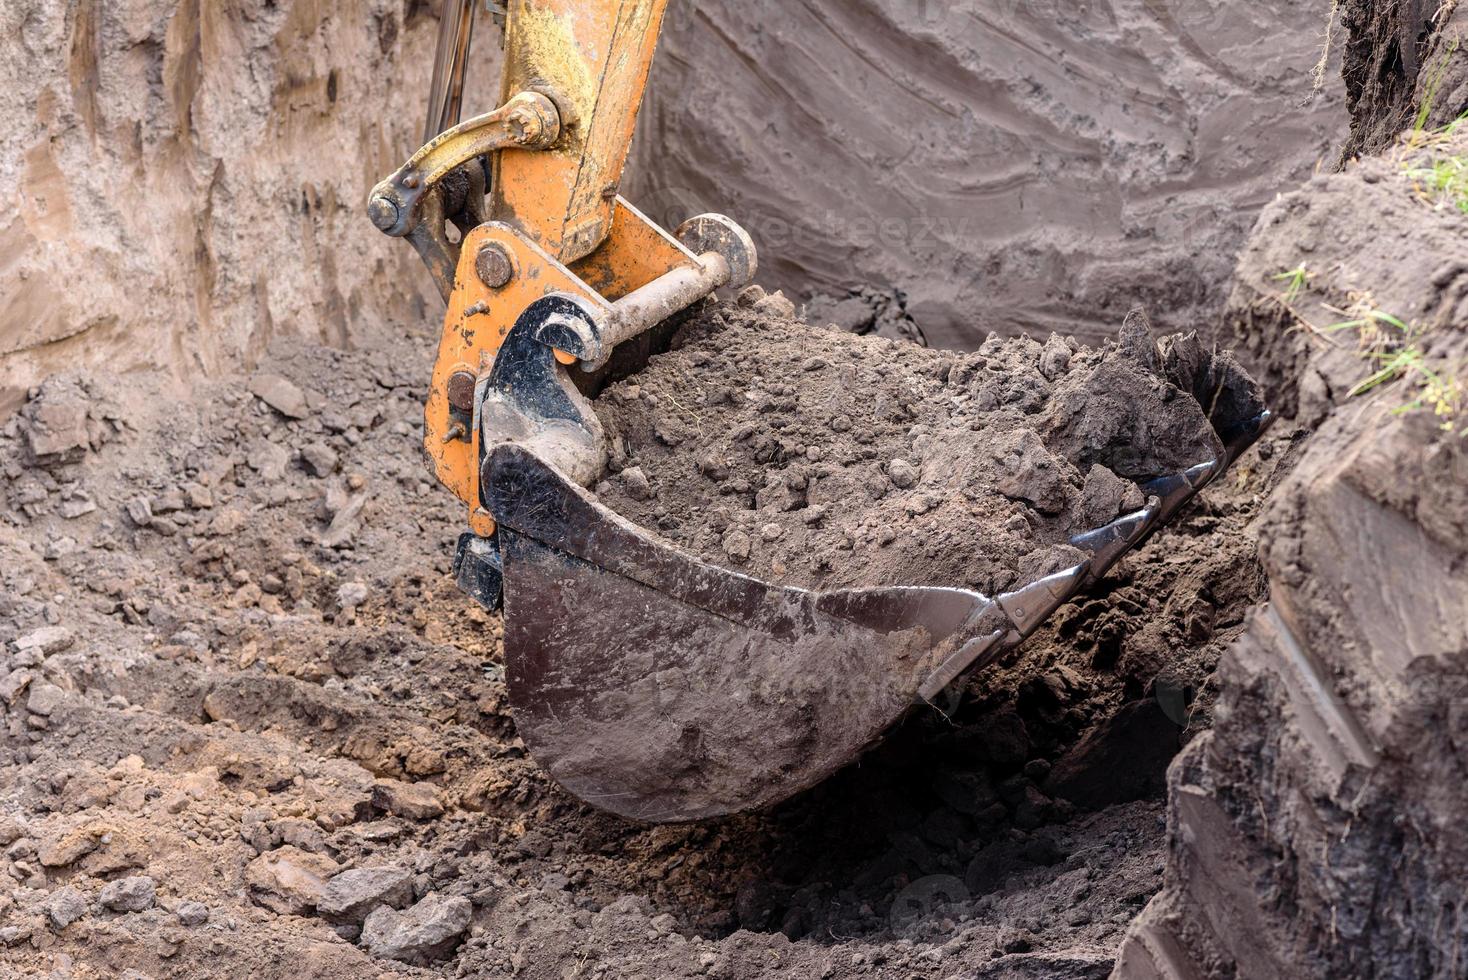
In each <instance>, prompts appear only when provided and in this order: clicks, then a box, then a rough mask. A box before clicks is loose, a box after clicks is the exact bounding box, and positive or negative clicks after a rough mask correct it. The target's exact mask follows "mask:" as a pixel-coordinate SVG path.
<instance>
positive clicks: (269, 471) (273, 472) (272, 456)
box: [245, 441, 291, 483]
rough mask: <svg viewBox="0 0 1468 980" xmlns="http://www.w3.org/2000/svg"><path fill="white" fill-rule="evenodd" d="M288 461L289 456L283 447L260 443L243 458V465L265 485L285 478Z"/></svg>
mask: <svg viewBox="0 0 1468 980" xmlns="http://www.w3.org/2000/svg"><path fill="white" fill-rule="evenodd" d="M290 461H291V455H290V453H288V452H286V451H285V447H283V446H277V445H276V444H275V443H273V442H264V441H262V442H260V443H259V444H257V445H256V446H255V447H254V448H253V449H251V450H250V452H249V453H248V454H247V455H246V456H245V463H246V464H247V465H248V466H249V467H250V469H252V470H254V471H255V472H256V473H258V474H260V479H261V480H263V481H265V482H266V483H274V482H275V481H276V480H279V479H280V478H281V477H283V476H285V468H286V467H287V466H288V465H290Z"/></svg>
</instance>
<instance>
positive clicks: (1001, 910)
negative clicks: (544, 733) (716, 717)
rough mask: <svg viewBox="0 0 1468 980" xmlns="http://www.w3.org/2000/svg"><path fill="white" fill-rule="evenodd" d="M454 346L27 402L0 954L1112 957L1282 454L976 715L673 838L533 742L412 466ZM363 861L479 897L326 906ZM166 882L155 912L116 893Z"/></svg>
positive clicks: (201, 968)
mask: <svg viewBox="0 0 1468 980" xmlns="http://www.w3.org/2000/svg"><path fill="white" fill-rule="evenodd" d="M430 350H431V341H430V339H429V338H428V337H426V336H420V335H413V336H411V337H408V338H404V336H402V335H397V336H393V335H384V336H382V337H381V338H379V339H376V340H375V341H374V344H373V348H372V350H371V351H370V352H358V353H343V352H339V351H334V350H329V349H322V348H317V347H309V346H297V345H279V344H278V345H277V346H276V347H275V348H273V349H272V351H271V352H270V354H269V355H268V357H267V359H266V362H265V364H264V366H263V367H262V374H260V375H257V376H256V377H254V378H253V379H248V378H240V379H236V380H226V381H222V382H217V383H213V384H211V385H210V386H209V387H208V388H207V389H203V390H201V391H200V392H199V394H198V396H197V397H196V398H194V399H191V400H186V401H177V400H170V399H164V398H160V397H157V396H155V395H153V394H152V393H150V392H149V391H148V390H147V387H146V385H141V384H139V383H138V381H137V380H136V379H133V380H130V381H129V382H128V383H127V384H121V383H119V382H117V381H115V380H113V379H108V378H102V377H99V378H95V379H92V380H90V381H88V382H86V383H78V382H70V381H66V380H64V379H58V380H56V381H53V382H51V383H49V384H48V385H47V386H45V388H44V389H42V390H41V391H39V392H38V393H36V395H35V397H34V398H33V399H32V400H31V402H30V404H29V405H28V407H27V408H26V410H25V412H24V413H23V416H22V417H21V418H18V419H16V420H13V421H12V423H11V424H10V425H9V426H8V428H7V429H6V430H5V434H4V436H3V438H0V459H3V461H4V462H3V464H0V465H3V466H4V472H5V475H6V482H5V487H6V490H5V494H6V496H5V500H4V508H5V509H4V515H5V519H4V523H3V525H0V555H3V561H0V569H3V572H0V575H3V583H4V589H3V592H0V611H3V615H0V643H3V645H4V646H3V651H4V652H3V654H0V658H3V660H4V663H3V664H0V668H3V669H0V679H3V682H4V685H5V686H4V689H3V700H0V718H3V721H4V735H3V741H0V830H3V831H4V837H5V838H6V844H5V858H4V862H3V873H4V874H6V875H8V876H9V880H10V882H11V884H10V887H9V888H8V889H7V890H5V891H3V892H0V918H3V925H0V942H3V945H0V975H5V974H4V970H9V971H10V975H17V976H31V975H36V974H44V973H45V972H47V971H49V970H53V969H64V968H69V969H70V970H71V971H72V973H71V975H72V976H74V977H102V976H107V977H110V976H116V975H121V974H123V971H125V970H126V969H134V970H138V971H141V972H142V973H143V974H145V975H147V976H151V977H154V978H157V980H162V978H172V977H189V978H203V977H221V978H222V977H234V976H240V975H244V974H249V975H254V976H260V977H297V976H300V975H302V972H303V971H306V972H309V973H311V975H313V976H321V977H337V976H340V977H349V976H350V977H357V976H361V975H363V974H364V972H365V973H367V974H368V975H381V976H389V975H399V974H400V975H405V976H406V975H423V976H429V975H433V976H437V975H496V974H497V973H499V972H511V971H515V970H518V971H519V972H521V973H523V974H524V975H528V976H532V977H552V976H557V977H558V976H562V975H563V974H565V973H567V972H575V971H576V970H577V969H580V970H581V971H582V972H584V973H587V974H599V975H604V976H627V977H642V976H649V975H668V976H671V975H693V974H697V973H704V974H707V975H711V976H722V977H745V976H755V975H769V974H770V973H771V972H772V971H773V972H775V973H783V974H785V975H790V976H802V977H803V976H821V975H826V976H834V977H844V976H857V975H861V976H890V977H906V976H909V975H912V974H914V973H917V974H919V975H928V974H943V975H948V974H953V973H961V974H963V975H967V976H984V977H1014V976H1034V975H1045V976H1059V977H1093V976H1095V977H1099V976H1103V975H1105V973H1106V972H1107V971H1108V970H1109V968H1110V963H1111V958H1112V956H1113V955H1114V951H1115V947H1116V944H1117V943H1118V942H1119V940H1120V938H1121V934H1122V930H1123V929H1124V926H1125V923H1126V922H1127V921H1128V920H1129V919H1130V918H1131V916H1132V915H1133V914H1135V911H1136V910H1137V909H1139V908H1140V907H1141V904H1142V903H1143V902H1144V901H1145V900H1146V899H1147V898H1148V897H1149V896H1150V895H1151V894H1152V892H1153V891H1154V890H1155V888H1156V885H1157V882H1158V877H1157V869H1158V868H1159V867H1160V853H1161V852H1160V848H1161V841H1162V838H1161V824H1160V822H1159V820H1158V814H1159V806H1160V804H1159V802H1158V800H1159V791H1160V787H1161V771H1162V768H1163V767H1164V766H1165V764H1166V762H1167V759H1168V758H1169V756H1170V755H1171V753H1172V752H1173V751H1174V750H1175V748H1176V746H1177V745H1178V744H1179V741H1180V737H1179V736H1180V732H1181V730H1182V729H1181V727H1180V723H1188V722H1191V723H1192V724H1194V725H1196V724H1199V723H1201V720H1202V719H1203V718H1204V717H1205V716H1206V711H1205V710H1204V709H1205V708H1206V704H1207V702H1208V700H1209V695H1208V693H1207V691H1206V690H1204V687H1205V678H1206V676H1207V674H1208V672H1209V669H1210V665H1211V663H1212V661H1213V660H1214V659H1215V658H1216V656H1217V654H1218V651H1219V649H1220V648H1221V646H1222V645H1223V643H1224V642H1225V641H1226V640H1227V638H1228V637H1229V636H1231V635H1232V634H1233V633H1234V632H1236V631H1237V629H1238V627H1239V623H1240V621H1241V619H1242V615H1243V610H1244V609H1245V608H1247V606H1248V605H1249V604H1250V603H1251V602H1253V601H1255V600H1257V598H1258V596H1259V589H1260V581H1259V579H1258V576H1257V573H1256V572H1255V571H1254V564H1253V559H1252V554H1251V547H1250V544H1249V540H1250V539H1249V536H1248V532H1247V524H1248V522H1249V520H1250V519H1251V515H1252V513H1253V511H1254V509H1255V507H1256V505H1257V500H1258V497H1259V494H1260V493H1261V492H1262V490H1263V488H1264V487H1265V485H1266V481H1267V479H1268V475H1267V470H1261V469H1259V468H1258V467H1257V466H1253V465H1251V466H1246V467H1242V468H1240V469H1239V470H1238V471H1237V481H1238V482H1236V483H1231V484H1230V485H1229V486H1228V487H1220V488H1218V490H1219V492H1210V495H1209V501H1208V503H1207V505H1206V506H1205V507H1204V508H1201V509H1198V510H1195V511H1193V512H1191V513H1190V514H1189V515H1187V516H1186V518H1185V519H1184V520H1182V521H1180V522H1179V523H1178V525H1177V526H1176V527H1175V528H1174V529H1172V530H1170V531H1168V532H1165V533H1164V534H1163V535H1160V536H1159V537H1158V538H1157V539H1155V540H1154V541H1153V542H1151V543H1149V544H1148V546H1147V548H1146V550H1145V551H1144V552H1143V553H1141V554H1139V555H1138V556H1137V557H1136V558H1135V559H1129V560H1128V561H1126V562H1124V563H1123V564H1122V565H1121V566H1120V567H1119V568H1118V569H1117V570H1116V571H1115V572H1114V573H1113V576H1112V578H1111V579H1110V580H1109V581H1108V583H1107V585H1106V587H1105V588H1104V589H1103V590H1102V591H1101V592H1099V593H1098V594H1097V595H1096V596H1093V597H1090V598H1088V599H1087V600H1086V601H1085V602H1084V603H1082V604H1079V605H1077V606H1073V607H1068V608H1067V609H1065V610H1063V611H1062V613H1061V614H1060V615H1059V616H1058V617H1057V619H1056V621H1055V622H1054V623H1053V624H1052V625H1051V626H1050V627H1048V628H1047V629H1046V630H1045V631H1043V632H1042V633H1041V634H1040V635H1039V636H1037V637H1036V638H1035V640H1034V641H1033V642H1032V643H1031V644H1030V645H1029V646H1027V647H1026V648H1024V649H1023V650H1022V651H1021V652H1020V653H1018V654H1017V655H1016V656H1015V657H1014V658H1013V660H1012V661H1011V662H1010V663H1008V664H1002V665H999V666H998V667H996V668H995V669H994V670H993V671H991V672H990V673H988V674H986V675H984V676H983V677H981V678H978V679H976V685H975V688H974V690H973V693H972V695H971V698H970V700H969V701H968V702H966V704H965V705H963V706H960V707H959V708H957V709H956V710H955V711H953V712H951V713H950V714H949V715H948V716H946V717H945V716H944V715H940V714H938V713H937V712H928V713H925V714H924V715H922V716H920V717H918V718H916V719H914V722H913V723H912V724H911V725H909V726H907V727H906V728H904V729H903V730H902V731H901V732H899V733H898V734H897V735H896V736H895V737H894V738H893V739H891V740H890V741H889V742H888V743H887V744H886V745H885V746H884V747H883V748H882V749H880V750H879V751H878V752H877V753H875V754H874V755H872V756H870V757H869V758H868V759H866V760H864V761H863V763H862V764H861V765H860V766H857V767H853V768H851V769H849V770H847V771H845V772H844V773H842V774H840V775H839V776H838V777H837V778H836V779H834V780H832V781H830V782H828V783H827V784H825V785H823V786H821V787H819V788H818V789H817V790H815V791H814V792H812V793H808V794H805V795H804V796H802V797H800V798H797V799H796V800H793V801H791V802H790V803H788V804H786V805H785V806H782V807H780V808H778V809H777V810H775V811H774V812H772V813H768V814H762V815H752V816H745V817H739V818H734V819H730V820H725V821H719V822H715V823H712V824H705V825H697V826H687V827H658V828H649V827H646V826H642V825H637V824H631V823H627V822H623V821H619V820H616V819H613V818H610V817H607V816H605V815H602V814H599V813H596V812H595V811H592V810H590V809H588V808H587V807H585V806H583V805H581V804H579V803H578V802H576V801H575V800H574V799H571V798H570V797H568V796H567V795H566V794H564V793H563V792H562V791H561V790H559V789H558V788H557V787H556V786H555V785H554V784H553V783H551V782H550V781H549V780H548V779H547V778H546V777H545V775H544V774H543V773H542V772H541V771H540V770H539V769H538V767H537V766H536V765H535V764H534V762H533V761H532V760H530V759H528V758H526V757H525V755H524V750H523V747H522V746H521V745H520V743H519V741H518V739H517V738H516V737H515V733H514V724H513V718H512V717H511V716H510V714H509V712H508V710H507V708H506V702H505V689H504V682H503V676H502V667H501V664H500V654H499V647H498V636H499V631H500V622H499V620H498V618H497V617H493V616H486V615H483V614H481V613H479V612H478V611H476V610H475V608H474V607H473V605H472V604H471V603H469V602H468V601H467V600H465V599H464V598H463V597H462V596H460V595H459V594H458V592H457V591H456V590H455V588H454V587H453V585H452V582H451V580H450V578H449V576H448V574H447V565H448V554H449V546H450V543H451V541H452V539H453V536H454V535H455V534H456V532H457V530H458V525H459V516H460V515H459V514H458V512H457V507H456V506H453V505H452V504H451V502H450V500H449V499H448V498H447V497H446V496H445V495H443V494H441V493H439V492H437V491H435V490H431V489H430V488H429V486H428V484H427V482H426V479H425V477H424V476H423V475H422V473H421V471H420V470H419V468H418V466H417V464H416V459H417V454H416V447H417V439H418V435H417V428H418V417H419V412H420V408H419V404H420V399H421V397H422V394H423V391H422V386H423V381H422V378H423V372H422V371H421V370H419V368H420V366H421V365H424V364H426V363H427V359H428V357H429V356H430ZM272 376H284V377H285V378H287V379H288V380H289V381H291V382H292V383H294V385H295V386H296V387H297V388H299V389H300V392H301V399H302V404H304V405H305V406H314V407H311V408H310V410H309V411H307V412H304V413H303V414H305V416H306V417H305V418H302V419H300V420H290V419H288V418H286V417H284V416H283V415H281V414H280V413H279V412H277V411H275V410H273V409H270V408H267V407H266V406H265V405H264V404H263V403H262V402H261V400H260V399H259V398H258V397H256V396H253V395H251V394H250V393H249V392H250V391H251V390H255V391H260V392H267V393H269V394H270V396H271V397H272V399H274V400H275V401H276V402H277V404H280V405H284V406H286V407H287V408H288V409H290V410H293V411H295V410H299V409H300V408H301V405H300V404H293V403H292V397H293V396H292V392H291V391H290V389H289V388H288V387H284V386H282V385H281V384H280V383H279V382H278V381H275V380H272ZM38 452H39V453H40V454H41V455H40V458H39V459H38V458H37V456H36V454H37V453H38ZM1280 456H1281V454H1275V456H1274V458H1275V459H1278V458H1280ZM145 503H146V506H145ZM48 627H58V628H59V629H60V630H61V631H62V632H59V633H58V632H52V633H41V634H40V635H39V636H38V635H37V631H38V630H45V629H47V628H48ZM1159 675H1161V676H1160V679H1159ZM1098 766H1100V767H1103V768H1105V769H1106V771H1108V772H1109V773H1111V774H1113V776H1114V778H1111V779H1108V780H1107V781H1105V783H1104V784H1102V785H1098V784H1097V782H1096V781H1095V780H1094V778H1091V777H1090V776H1088V774H1089V773H1094V772H1095V771H1097V767H1098ZM440 807H441V808H442V812H441V813H439V810H440ZM262 855H263V857H262ZM372 867H391V868H401V869H404V870H405V872H406V874H407V878H408V880H409V883H410V884H409V894H408V896H407V899H406V900H408V901H419V900H421V899H423V898H425V897H426V896H427V895H429V893H436V894H437V895H438V896H440V897H441V898H442V897H451V896H461V897H463V898H464V899H466V900H467V902H468V903H469V905H468V907H469V909H470V915H469V922H468V927H467V930H466V931H464V932H462V933H456V934H451V935H450V937H449V941H448V942H447V944H446V948H445V949H443V950H440V951H438V952H436V953H435V955H438V956H443V957H445V958H442V959H423V960H422V962H423V963H424V964H425V965H423V966H421V967H411V966H409V965H406V964H400V963H398V962H397V961H394V960H389V959H384V958H382V957H381V956H373V955H370V954H369V953H367V952H366V951H365V950H364V948H363V947H362V946H360V945H358V944H357V943H356V942H354V939H355V938H356V926H355V925H354V924H353V923H350V922H348V923H345V924H341V925H333V924H332V923H331V922H329V921H327V920H326V919H325V918H324V917H323V916H322V915H321V914H320V913H319V910H317V909H316V905H317V904H318V903H319V902H320V901H321V898H320V897H319V892H320V890H321V887H322V886H321V883H320V881H319V879H321V878H326V877H329V876H331V875H333V874H335V873H336V872H337V871H338V870H339V869H345V868H372ZM140 875H141V876H148V877H151V878H152V879H153V880H154V882H155V890H156V896H157V897H156V904H155V905H154V907H152V908H150V909H146V910H144V911H136V912H129V911H113V910H111V909H109V908H107V907H105V906H103V905H102V904H101V893H102V889H103V888H104V887H105V886H106V884H107V883H109V882H110V881H112V880H115V879H119V878H123V877H127V876H140ZM935 876H936V877H935ZM955 880H956V882H957V883H955ZM67 889H73V890H74V893H73V892H68V891H67ZM78 897H79V902H80V909H81V914H80V916H79V917H78V918H77V919H76V920H75V921H72V922H70V923H69V924H65V925H58V924H57V922H58V920H56V919H52V918H49V917H48V913H49V910H51V909H59V910H61V911H62V912H63V913H64V909H65V906H66V904H67V901H68V900H70V899H74V898H78ZM395 901H396V900H395ZM432 901H437V899H434V900H432ZM185 902H200V903H203V904H204V905H205V906H207V908H208V912H209V920H208V922H206V923H205V924H202V925H185V924H184V922H183V920H181V919H180V914H181V913H182V914H183V915H185V916H187V915H188V914H189V912H190V910H189V909H187V908H185V907H184V906H183V903H185ZM65 919H66V916H65V915H64V914H62V915H61V919H60V920H59V921H62V922H64V921H65ZM188 921H191V922H192V921H193V920H192V919H189V920H188ZM380 940H381V937H380V936H378V935H377V934H374V945H373V947H372V948H374V949H377V950H379V952H380V951H381V950H382V948H383V947H382V946H381V941H380ZM415 971H416V972H415Z"/></svg>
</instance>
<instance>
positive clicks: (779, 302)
mask: <svg viewBox="0 0 1468 980" xmlns="http://www.w3.org/2000/svg"><path fill="white" fill-rule="evenodd" d="M753 308H754V311H755V312H756V313H759V314H762V315H764V316H774V317H780V318H782V319H786V320H789V319H791V318H793V317H794V316H795V304H794V303H792V302H790V298H789V297H788V296H786V295H785V294H784V293H783V292H781V291H780V290H778V289H777V290H775V291H774V292H773V293H770V294H769V295H768V296H766V297H764V298H763V299H759V300H756V301H755V302H754V304H753Z"/></svg>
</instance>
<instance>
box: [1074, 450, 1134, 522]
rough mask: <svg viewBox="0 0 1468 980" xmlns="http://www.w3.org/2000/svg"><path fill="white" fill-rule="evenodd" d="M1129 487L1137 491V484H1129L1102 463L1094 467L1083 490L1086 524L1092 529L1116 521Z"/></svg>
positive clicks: (1088, 474)
mask: <svg viewBox="0 0 1468 980" xmlns="http://www.w3.org/2000/svg"><path fill="white" fill-rule="evenodd" d="M1128 487H1131V488H1132V489H1136V484H1134V483H1128V482H1127V481H1125V480H1123V479H1122V478H1121V477H1119V476H1117V475H1116V474H1115V473H1113V472H1111V470H1109V469H1107V468H1106V467H1104V466H1102V465H1101V464H1100V463H1096V464H1095V465H1093V466H1092V467H1091V469H1090V470H1089V471H1088V472H1087V473H1086V482H1085V485H1084V486H1083V487H1082V489H1081V496H1082V504H1081V511H1082V513H1083V514H1084V515H1085V518H1086V523H1087V524H1088V525H1089V526H1090V527H1102V526H1104V525H1106V524H1110V523H1111V522H1112V521H1113V520H1115V519H1116V516H1117V514H1118V513H1120V512H1121V509H1122V503H1123V500H1124V499H1125V498H1126V496H1127V488H1128ZM1138 495H1139V496H1140V491H1139V492H1138Z"/></svg>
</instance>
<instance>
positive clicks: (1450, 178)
mask: <svg viewBox="0 0 1468 980" xmlns="http://www.w3.org/2000/svg"><path fill="white" fill-rule="evenodd" d="M1403 173H1405V174H1406V177H1407V179H1408V180H1411V181H1412V182H1413V183H1414V184H1415V185H1416V186H1417V194H1418V196H1419V197H1421V198H1422V199H1423V200H1424V201H1425V202H1426V203H1428V204H1430V205H1432V206H1433V207H1439V208H1442V207H1447V208H1453V209H1455V210H1457V211H1459V212H1461V213H1463V214H1468V156H1446V157H1436V158H1434V159H1432V160H1431V161H1429V162H1428V164H1427V165H1426V166H1422V167H1407V168H1406V169H1405V170H1404V171H1403Z"/></svg>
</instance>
